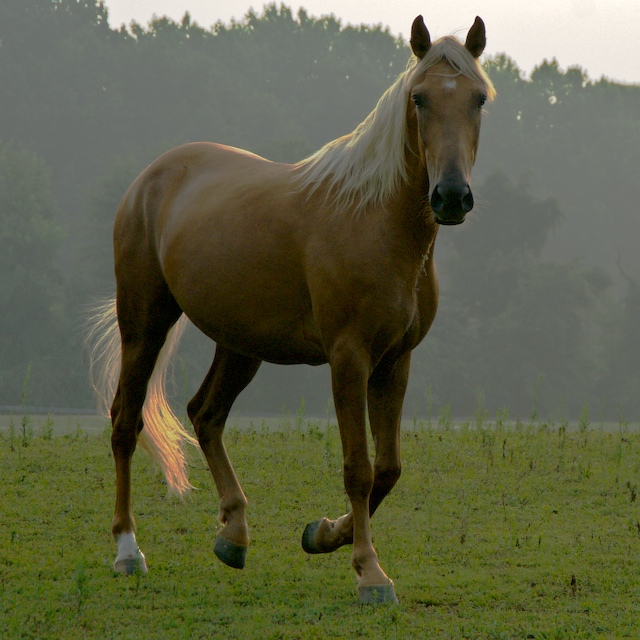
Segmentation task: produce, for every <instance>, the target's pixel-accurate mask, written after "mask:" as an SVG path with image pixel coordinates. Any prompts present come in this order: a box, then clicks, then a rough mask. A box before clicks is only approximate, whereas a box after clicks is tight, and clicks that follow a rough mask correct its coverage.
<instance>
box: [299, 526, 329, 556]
mask: <svg viewBox="0 0 640 640" xmlns="http://www.w3.org/2000/svg"><path fill="white" fill-rule="evenodd" d="M323 522H324V519H323V520H316V521H315V522H310V523H309V524H308V525H307V526H306V527H305V529H304V533H303V534H302V548H303V549H304V550H305V551H306V552H307V553H323V552H322V551H321V550H320V549H319V548H318V545H317V544H316V539H317V537H318V530H319V529H320V526H321V525H322V523H323Z"/></svg>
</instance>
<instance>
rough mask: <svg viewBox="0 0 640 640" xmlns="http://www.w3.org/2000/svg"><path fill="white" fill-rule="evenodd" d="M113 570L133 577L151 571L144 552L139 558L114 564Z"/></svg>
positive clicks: (118, 561)
mask: <svg viewBox="0 0 640 640" xmlns="http://www.w3.org/2000/svg"><path fill="white" fill-rule="evenodd" d="M113 569H114V571H116V572H117V573H119V574H121V575H123V576H132V575H133V574H134V573H143V574H144V573H147V572H148V571H149V569H148V568H147V563H146V562H145V559H144V555H142V552H140V555H139V556H138V557H137V558H123V559H122V560H116V561H115V563H114V564H113Z"/></svg>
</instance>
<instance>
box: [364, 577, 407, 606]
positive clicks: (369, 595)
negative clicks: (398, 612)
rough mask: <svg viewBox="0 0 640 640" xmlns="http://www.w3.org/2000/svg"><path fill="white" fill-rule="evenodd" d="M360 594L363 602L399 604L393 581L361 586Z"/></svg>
mask: <svg viewBox="0 0 640 640" xmlns="http://www.w3.org/2000/svg"><path fill="white" fill-rule="evenodd" d="M358 595H359V596H360V602H361V603H362V604H398V598H397V597H396V592H395V589H394V588H393V582H390V583H389V584H385V585H380V586H370V587H360V588H359V589H358Z"/></svg>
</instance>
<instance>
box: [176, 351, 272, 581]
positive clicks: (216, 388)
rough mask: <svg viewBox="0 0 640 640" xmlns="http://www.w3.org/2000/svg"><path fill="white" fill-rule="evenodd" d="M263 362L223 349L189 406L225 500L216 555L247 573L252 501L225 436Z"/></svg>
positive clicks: (217, 536) (212, 472)
mask: <svg viewBox="0 0 640 640" xmlns="http://www.w3.org/2000/svg"><path fill="white" fill-rule="evenodd" d="M261 362H262V361H261V360H258V359H255V358H249V357H247V356H243V355H241V354H239V353H235V352H234V351H230V350H228V349H225V348H224V347H221V346H220V345H218V346H217V347H216V354H215V357H214V360H213V364H212V365H211V369H210V370H209V373H208V374H207V377H206V378H205V380H204V382H203V383H202V385H201V387H200V389H199V390H198V392H197V393H196V395H195V396H194V398H193V399H192V400H191V402H190V403H189V405H188V407H187V412H188V414H189V418H190V419H191V423H192V424H193V427H194V429H195V432H196V435H197V436H198V441H199V443H200V447H201V448H202V451H203V453H204V455H205V458H206V459H207V463H208V465H209V469H210V470H211V475H212V476H213V479H214V482H215V484H216V489H217V490H218V496H219V498H220V512H219V516H218V518H219V520H220V522H221V524H222V528H221V529H220V531H219V532H218V534H217V535H216V541H215V545H214V552H215V554H216V556H218V558H219V559H220V560H221V561H222V562H224V563H225V564H227V565H228V566H230V567H233V568H235V569H242V568H244V566H245V562H246V555H247V548H248V546H249V528H248V526H247V517H246V509H247V498H246V496H245V495H244V492H243V491H242V488H241V486H240V483H239V482H238V479H237V477H236V474H235V472H234V470H233V467H232V465H231V461H230V460H229V456H228V454H227V451H226V448H225V446H224V442H223V440H222V433H223V430H224V425H225V422H226V419H227V416H228V415H229V412H230V411H231V407H232V405H233V403H234V401H235V399H236V398H237V397H238V395H239V394H240V392H241V391H242V390H243V389H244V388H245V387H246V386H247V385H248V384H249V382H251V380H252V379H253V377H254V376H255V374H256V372H257V371H258V368H259V367H260V364H261Z"/></svg>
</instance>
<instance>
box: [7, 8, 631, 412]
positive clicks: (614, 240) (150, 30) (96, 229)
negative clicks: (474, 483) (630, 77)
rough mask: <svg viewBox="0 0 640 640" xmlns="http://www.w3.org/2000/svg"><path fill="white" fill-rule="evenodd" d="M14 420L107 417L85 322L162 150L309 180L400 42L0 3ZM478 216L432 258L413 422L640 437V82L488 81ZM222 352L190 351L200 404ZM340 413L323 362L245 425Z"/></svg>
mask: <svg viewBox="0 0 640 640" xmlns="http://www.w3.org/2000/svg"><path fill="white" fill-rule="evenodd" d="M0 25H1V26H0V38H1V41H2V46H1V47H0V86H2V87H3V108H2V112H1V114H0V233H1V234H2V239H3V246H4V251H3V253H2V255H1V256H0V292H1V293H2V295H0V305H1V309H0V324H1V335H2V336H3V338H2V341H1V343H0V344H1V352H0V405H1V406H4V407H12V406H13V407H15V406H20V405H22V404H28V405H29V406H37V407H42V408H45V409H47V408H54V407H66V408H75V409H87V410H92V408H93V406H94V405H93V399H92V394H91V389H90V385H89V382H88V372H87V364H86V358H85V357H84V356H83V331H84V329H83V327H84V318H85V316H86V314H87V309H88V308H89V307H90V306H91V305H92V304H95V302H96V301H98V300H100V299H102V298H104V297H106V296H110V295H113V293H114V291H115V283H114V278H113V260H112V248H111V228H112V224H113V218H114V215H115V211H116V208H117V206H118V202H119V200H120V198H121V197H122V195H123V193H124V191H125V189H126V188H127V186H128V185H129V184H130V182H131V181H132V180H133V179H134V178H135V176H136V175H137V174H138V173H139V172H140V171H141V170H142V169H143V168H144V167H145V166H146V165H147V164H148V163H149V162H150V161H151V160H153V158H154V157H156V156H157V155H158V154H159V153H161V152H163V151H165V150H166V149H169V148H171V147H173V146H176V145H178V144H182V143H185V142H190V141H195V140H210V141H214V142H220V143H224V144H229V145H233V146H237V147H241V148H246V149H249V150H251V151H254V152H256V153H258V154H260V155H263V156H265V157H267V158H270V159H272V160H276V161H282V162H294V161H297V160H300V159H302V158H304V157H306V156H307V155H309V154H310V153H312V152H313V151H315V150H316V149H318V148H319V147H320V146H321V145H323V144H324V143H326V142H328V141H330V140H332V139H334V138H337V137H338V136H341V135H344V134H346V133H348V132H350V131H352V130H353V129H354V127H355V126H357V124H358V123H359V122H361V121H362V120H363V119H364V118H365V117H366V116H367V114H368V113H369V112H370V110H371V109H372V108H373V107H374V106H375V104H376V102H377V100H378V98H379V97H380V95H382V93H383V92H384V91H385V90H386V89H387V87H388V86H389V85H390V84H391V83H392V82H393V81H394V79H395V78H396V77H397V75H398V74H399V73H400V72H401V71H402V70H403V69H404V67H405V65H406V62H407V60H408V58H409V54H410V51H409V48H408V45H407V43H406V42H405V41H403V40H401V39H396V38H394V37H393V36H391V35H390V34H389V33H388V32H385V31H383V30H382V29H381V28H378V27H371V28H354V27H344V26H343V25H341V23H340V22H339V21H337V20H335V19H332V18H323V19H315V18H311V17H309V16H308V15H307V14H306V13H304V12H301V13H300V14H299V15H292V14H291V13H290V12H289V11H288V10H287V9H286V8H276V7H275V6H271V7H269V8H267V9H266V10H265V11H264V12H262V13H260V14H253V15H251V16H249V17H247V18H245V19H244V20H243V21H240V22H237V23H233V24H230V25H217V26H216V27H215V29H214V30H213V31H212V30H207V29H203V28H201V27H199V26H197V25H193V24H191V23H190V21H189V19H188V17H185V19H184V20H182V21H181V22H173V21H171V20H168V19H161V20H157V21H155V22H153V23H152V24H150V25H148V26H146V27H142V26H139V25H133V26H132V27H130V28H119V29H118V30H116V29H113V28H112V27H111V26H110V24H109V20H108V16H107V14H106V13H105V11H104V9H103V8H102V7H101V6H100V5H99V4H98V3H97V2H95V3H93V2H87V3H84V4H79V3H77V2H73V1H71V0H65V1H63V2H59V3H56V4H53V3H50V2H45V1H44V0H10V1H9V2H4V3H3V5H2V7H0ZM487 67H488V71H489V74H490V76H491V78H492V80H493V82H494V83H495V85H496V88H497V90H498V98H497V100H496V101H495V102H494V103H492V104H491V105H488V106H487V108H486V110H487V113H486V115H485V117H484V121H483V125H482V127H483V128H482V133H481V142H480V151H479V157H478V161H477V164H476V168H475V170H474V195H475V196H476V207H475V209H474V212H473V214H472V215H471V216H470V219H469V220H468V221H467V222H466V223H465V224H464V225H463V226H462V227H461V228H456V229H449V228H443V229H441V231H440V233H439V235H438V240H437V245H436V248H435V256H436V262H437V264H438V272H439V276H440V285H441V300H440V307H439V311H438V316H437V317H436V320H435V323H434V326H433V328H432V329H431V331H430V333H429V334H428V335H427V337H426V339H425V341H424V342H423V344H422V345H420V346H419V347H418V348H417V349H416V350H415V352H414V356H413V360H412V374H411V378H410V384H409V389H408V393H407V398H406V401H405V414H406V415H407V416H408V417H409V416H413V415H419V416H425V415H431V414H433V415H434V416H435V415H437V414H438V412H439V411H442V410H443V408H447V411H450V412H451V414H453V415H456V416H469V415H473V414H474V412H477V411H482V412H486V413H487V415H495V414H496V413H499V412H502V413H505V412H508V413H509V415H510V416H512V417H516V416H526V417H529V416H530V415H532V414H533V413H536V414H538V415H546V416H551V417H555V418H558V419H562V418H567V419H575V418H576V417H577V416H579V415H581V414H584V413H585V411H586V412H588V413H589V415H591V416H592V418H593V420H597V419H609V420H610V419H619V418H624V419H626V420H636V419H640V398H639V394H638V387H639V384H640V374H639V371H638V362H639V360H640V340H639V338H638V332H637V320H638V317H639V316H638V314H639V312H640V288H639V283H640V253H639V252H638V250H637V242H638V238H639V237H640V228H639V225H640V216H639V215H638V213H639V211H638V209H639V207H640V205H639V203H640V181H639V180H638V177H637V174H638V166H639V165H640V86H633V85H631V86H628V85H620V84H616V83H614V82H609V81H606V80H600V81H597V82H594V81H592V80H590V79H589V77H588V76H587V74H586V73H585V72H584V70H583V69H581V68H580V67H574V68H570V69H568V70H563V69H561V68H559V66H558V65H557V64H556V63H555V62H551V63H550V62H542V61H541V63H540V65H539V66H538V67H537V68H536V69H535V71H534V72H533V73H531V75H530V77H525V76H524V74H523V73H522V71H521V70H520V69H519V67H518V65H517V62H516V61H514V60H512V59H511V58H509V56H508V55H501V56H498V57H495V58H492V59H490V60H489V62H488V63H487ZM213 352H214V344H213V343H212V342H211V341H209V340H207V339H206V338H204V337H203V336H201V335H198V332H197V331H196V330H195V329H193V330H192V331H190V332H189V334H188V337H187V340H186V341H185V344H184V348H183V349H182V351H181V354H180V359H179V360H178V362H177V363H176V366H175V370H174V387H175V389H174V396H175V400H176V402H177V403H178V404H183V403H184V401H185V400H186V399H187V398H188V397H190V395H192V394H193V393H194V392H195V390H196V389H197V387H198V386H199V384H200V382H201V380H202V378H203V377H204V375H205V373H206V371H207V369H208V367H209V365H210V363H211V360H212V358H213ZM301 408H304V411H305V412H306V413H307V414H313V415H320V416H322V415H324V414H325V413H326V412H327V411H329V412H330V411H331V389H330V382H329V371H328V367H327V366H322V367H316V368H313V367H282V366H275V365H269V364H264V365H263V366H262V368H261V370H260V372H259V373H258V375H257V377H256V379H255V380H254V382H253V383H252V384H251V385H250V386H249V388H248V389H247V390H246V391H245V392H244V393H243V394H242V395H241V396H240V398H239V399H238V401H237V403H236V405H235V407H234V412H235V413H236V414H238V415H272V414H280V413H282V412H285V413H286V412H289V413H295V412H296V411H299V410H301Z"/></svg>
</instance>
